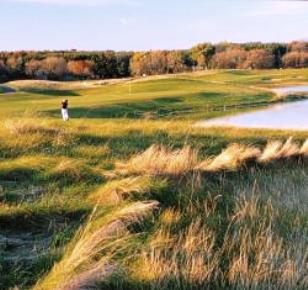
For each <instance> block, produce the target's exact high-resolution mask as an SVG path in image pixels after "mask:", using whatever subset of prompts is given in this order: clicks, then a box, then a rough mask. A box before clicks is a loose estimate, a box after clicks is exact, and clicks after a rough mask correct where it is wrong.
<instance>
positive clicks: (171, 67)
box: [167, 50, 188, 73]
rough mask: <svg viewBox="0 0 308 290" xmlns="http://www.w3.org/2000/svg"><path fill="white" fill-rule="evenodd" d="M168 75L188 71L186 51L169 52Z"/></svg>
mask: <svg viewBox="0 0 308 290" xmlns="http://www.w3.org/2000/svg"><path fill="white" fill-rule="evenodd" d="M167 63H168V73H179V72H183V71H186V70H187V69H188V67H187V65H186V64H185V53H184V51H177V50H174V51H169V52H168V54H167Z"/></svg>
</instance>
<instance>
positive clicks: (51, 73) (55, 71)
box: [40, 56, 67, 80]
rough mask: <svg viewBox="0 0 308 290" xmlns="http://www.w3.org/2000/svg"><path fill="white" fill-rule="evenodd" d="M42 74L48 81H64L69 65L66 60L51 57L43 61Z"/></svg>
mask: <svg viewBox="0 0 308 290" xmlns="http://www.w3.org/2000/svg"><path fill="white" fill-rule="evenodd" d="M40 71H41V74H42V75H44V76H45V78H47V79H51V80H54V79H55V80H59V79H62V78H63V77H64V76H65V74H66V72H67V63H66V61H65V59H64V58H61V57H55V56H50V57H47V58H46V59H44V60H43V61H42V64H41V68H40Z"/></svg>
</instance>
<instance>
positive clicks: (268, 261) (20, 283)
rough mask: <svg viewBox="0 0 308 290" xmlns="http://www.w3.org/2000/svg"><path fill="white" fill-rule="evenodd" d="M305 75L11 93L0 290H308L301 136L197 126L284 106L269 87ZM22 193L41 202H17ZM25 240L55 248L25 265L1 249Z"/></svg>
mask: <svg viewBox="0 0 308 290" xmlns="http://www.w3.org/2000/svg"><path fill="white" fill-rule="evenodd" d="M307 72H308V70H281V71H280V70H279V71H215V72H211V73H208V72H200V73H193V74H189V73H188V74H181V75H174V76H163V77H154V78H152V77H149V78H146V79H142V80H138V79H137V80H133V81H128V80H124V81H123V80H119V81H118V82H114V83H112V84H106V83H104V81H93V83H88V84H86V85H83V83H82V82H81V83H40V82H33V83H26V82H19V83H15V84H11V85H12V86H13V85H14V86H15V85H16V88H17V91H16V92H15V93H12V94H10V95H9V96H6V95H1V97H0V116H1V117H0V277H1V279H0V288H1V289H12V288H14V287H15V286H16V287H18V288H19V289H31V287H32V288H34V289H47V290H48V289H63V290H64V289H87V288H94V289H104V290H105V289H110V290H111V289H112V290H113V289H118V290H124V289H125V290H126V289H139V290H146V289H149V290H150V289H151V290H152V289H168V290H171V289H176V290H178V289H256V290H257V289H258V290H259V289H301V290H302V289H306V288H307V284H308V281H307V277H308V274H307V246H308V245H307V238H306V237H307V234H308V233H307V204H308V200H307V188H308V184H307V180H308V179H307V162H306V157H307V152H308V149H307V148H308V143H307V138H308V134H307V132H304V131H301V132H295V131H293V132H288V131H274V130H262V129H252V130H247V129H236V128H232V129H228V130H226V129H224V128H207V129H204V128H197V127H194V126H193V124H195V123H196V121H198V120H200V119H207V118H212V117H218V116H224V115H229V114H233V113H238V112H242V111H248V110H250V108H251V107H254V108H255V107H256V106H259V105H262V106H266V105H269V104H271V103H273V102H277V100H276V99H275V97H274V95H273V94H272V93H271V92H270V91H269V89H270V88H271V87H276V86H278V85H285V84H296V83H298V82H301V83H303V82H306V81H307V80H308V74H307ZM66 94H67V95H68V96H67V98H69V100H70V116H71V117H72V118H71V120H70V121H69V122H65V123H64V122H62V121H61V119H60V116H59V113H60V112H59V103H60V101H61V99H62V98H63V97H64V96H66ZM25 110H26V111H27V112H26V113H25V112H24V111H25ZM289 136H294V138H293V139H289V140H288V138H289ZM305 140H306V141H305ZM153 144H154V145H153ZM147 148H148V149H147ZM28 188H43V189H44V191H43V192H42V194H38V195H37V196H35V197H33V198H32V197H31V198H23V197H20V196H18V194H19V193H20V192H25V191H26V190H27V189H28ZM91 213H92V214H91ZM78 229H79V230H78ZM25 235H26V236H27V239H28V240H31V239H33V240H35V239H36V238H37V236H40V237H47V238H48V239H51V245H50V246H46V249H44V251H41V250H39V249H36V250H33V251H35V252H36V253H38V255H37V257H36V256H35V257H34V255H28V256H29V257H27V258H28V259H24V257H23V256H21V255H19V253H21V252H25V251H23V250H22V248H23V246H21V248H19V247H18V246H16V244H14V246H12V245H7V244H5V243H3V242H2V241H3V239H2V237H4V238H5V239H6V241H7V238H10V237H13V238H14V239H15V241H16V240H17V241H22V242H19V243H20V244H22V245H23V237H24V236H25ZM24 245H25V246H26V248H27V245H28V244H26V243H24ZM23 249H24V248H23ZM27 249H28V248H27ZM29 251H30V250H29Z"/></svg>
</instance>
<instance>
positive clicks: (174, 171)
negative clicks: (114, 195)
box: [116, 145, 198, 175]
mask: <svg viewBox="0 0 308 290" xmlns="http://www.w3.org/2000/svg"><path fill="white" fill-rule="evenodd" d="M197 156H198V151H197V150H194V149H192V148H191V147H190V146H184V147H183V148H182V149H177V150H173V151H172V150H170V149H167V148H166V147H163V146H158V145H152V146H151V147H150V148H148V149H147V150H146V151H144V152H143V153H141V154H138V155H136V156H134V157H132V158H131V159H130V160H128V161H127V162H126V163H117V164H116V169H117V171H118V172H121V173H124V174H128V173H137V174H149V175H161V174H170V175H179V174H184V173H186V172H189V171H191V170H192V169H193V168H194V167H195V166H196V165H197Z"/></svg>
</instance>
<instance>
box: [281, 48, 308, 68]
mask: <svg viewBox="0 0 308 290" xmlns="http://www.w3.org/2000/svg"><path fill="white" fill-rule="evenodd" d="M282 62H283V66H284V67H286V68H304V67H308V52H299V51H293V52H289V53H287V54H285V55H284V56H283V58H282Z"/></svg>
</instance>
